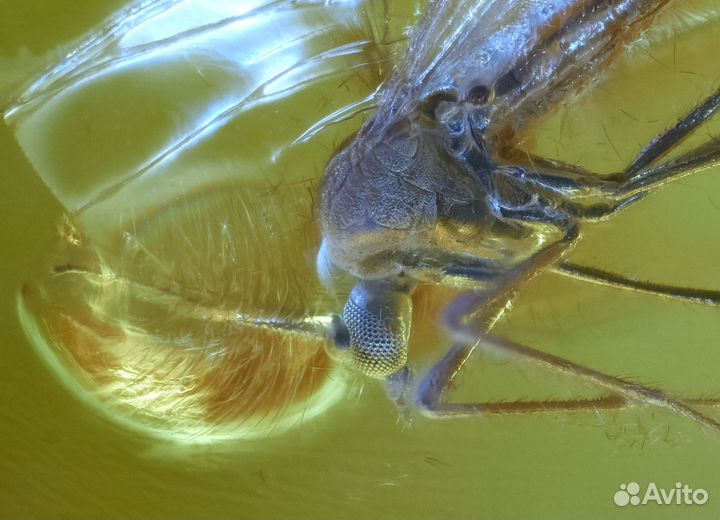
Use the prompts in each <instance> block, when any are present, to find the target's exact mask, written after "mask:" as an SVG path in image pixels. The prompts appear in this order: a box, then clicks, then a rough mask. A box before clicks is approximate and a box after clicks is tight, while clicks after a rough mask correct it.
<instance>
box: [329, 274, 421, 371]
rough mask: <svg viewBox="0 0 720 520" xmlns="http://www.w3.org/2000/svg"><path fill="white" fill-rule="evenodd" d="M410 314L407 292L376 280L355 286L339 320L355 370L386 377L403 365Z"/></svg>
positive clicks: (408, 333) (408, 334)
mask: <svg viewBox="0 0 720 520" xmlns="http://www.w3.org/2000/svg"><path fill="white" fill-rule="evenodd" d="M411 316H412V303H411V299H410V295H409V292H408V291H406V290H404V289H402V288H400V289H398V288H397V287H394V286H388V285H387V284H385V283H383V282H376V281H363V282H360V283H358V284H357V285H355V287H354V288H353V290H352V292H351V293H350V297H349V298H348V301H347V304H346V305H345V309H344V310H343V315H342V319H343V322H344V324H345V326H346V327H347V331H348V334H349V340H350V352H351V353H352V358H353V363H354V364H355V366H356V367H357V368H358V370H360V371H361V372H362V373H363V374H365V375H367V376H370V377H375V378H385V377H388V376H390V375H392V374H394V373H396V372H397V371H398V370H401V369H403V368H404V367H405V364H406V362H407V343H408V339H409V336H410V322H411Z"/></svg>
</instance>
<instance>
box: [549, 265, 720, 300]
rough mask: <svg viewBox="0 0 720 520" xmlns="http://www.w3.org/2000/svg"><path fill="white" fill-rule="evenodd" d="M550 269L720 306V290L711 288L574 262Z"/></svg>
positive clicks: (679, 298)
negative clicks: (656, 280)
mask: <svg viewBox="0 0 720 520" xmlns="http://www.w3.org/2000/svg"><path fill="white" fill-rule="evenodd" d="M549 270H551V271H553V272H555V273H557V274H560V275H562V276H566V277H568V278H573V279H575V280H580V281H582V282H587V283H592V284H596V285H603V286H605V287H614V288H617V289H623V290H626V291H633V292H641V293H645V294H651V295H653V296H659V297H661V298H668V299H671V300H678V301H682V302H687V303H697V304H700V305H708V306H712V307H718V306H720V291H714V290H711V289H694V288H692V287H677V286H673V285H666V284H660V283H653V282H644V281H640V280H630V279H628V278H625V277H623V276H621V275H619V274H616V273H611V272H609V271H603V270H602V269H597V268H595V267H587V266H584V265H579V264H575V263H572V262H561V263H559V264H557V265H554V266H552V267H551V268H550V269H549Z"/></svg>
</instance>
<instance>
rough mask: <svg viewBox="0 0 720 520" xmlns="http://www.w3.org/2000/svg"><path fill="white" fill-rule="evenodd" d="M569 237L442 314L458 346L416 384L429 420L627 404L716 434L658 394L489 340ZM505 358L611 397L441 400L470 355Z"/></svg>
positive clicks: (697, 415)
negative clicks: (655, 409) (668, 413)
mask: <svg viewBox="0 0 720 520" xmlns="http://www.w3.org/2000/svg"><path fill="white" fill-rule="evenodd" d="M571 237H572V232H569V233H568V237H567V238H566V239H565V240H561V241H559V242H557V243H555V244H552V245H551V246H548V247H547V248H546V249H544V250H542V251H540V252H539V253H538V254H536V255H535V256H533V257H531V258H530V259H528V261H526V262H525V263H523V264H521V265H520V266H519V269H518V270H517V271H515V273H514V275H513V276H509V277H508V278H506V282H505V284H503V285H502V286H500V287H499V288H498V289H497V290H495V291H492V292H490V293H479V292H468V293H465V294H463V295H461V296H459V297H458V298H456V299H455V300H454V301H453V302H452V303H451V304H450V305H449V306H448V308H447V309H446V312H445V322H446V325H447V326H448V329H449V330H450V332H451V333H452V334H453V336H454V337H455V339H456V344H455V345H454V346H453V347H452V348H451V349H450V351H449V352H448V353H447V354H446V355H445V356H444V357H443V358H442V359H441V360H440V361H439V362H438V363H437V364H436V365H435V366H434V367H433V368H432V370H431V371H430V372H429V373H428V375H427V376H426V377H425V378H424V379H423V381H422V382H421V383H420V385H419V387H418V390H417V395H416V401H417V403H418V405H419V407H420V409H421V410H422V411H423V412H424V413H425V414H426V415H428V416H431V417H456V416H469V415H481V414H485V413H496V414H497V413H514V412H515V413H531V412H542V411H562V410H565V411H572V410H583V409H599V408H619V407H622V406H625V405H630V404H633V403H634V404H651V405H655V406H662V407H664V408H668V409H670V410H672V411H674V412H676V413H679V414H681V415H684V416H686V417H689V418H691V419H692V420H693V421H695V422H697V423H699V424H701V425H703V426H705V427H708V428H710V429H713V430H715V431H718V432H720V423H718V422H717V421H715V420H714V419H712V418H710V417H708V416H707V415H705V414H703V413H701V412H699V411H697V410H696V409H694V408H692V407H691V406H690V402H684V401H682V400H678V399H675V398H672V397H670V396H668V395H666V394H665V393H664V392H663V391H662V390H659V389H656V388H652V387H648V386H645V385H641V384H637V383H633V382H630V381H626V380H624V379H621V378H618V377H615V376H612V375H609V374H605V373H603V372H600V371H597V370H594V369H592V368H589V367H586V366H583V365H581V364H578V363H574V362H572V361H570V360H567V359H564V358H560V357H558V356H554V355H552V354H548V353H546V352H543V351H540V350H537V349H533V348H531V347H527V346H524V345H520V344H518V343H515V342H512V341H509V340H506V339H502V338H498V337H495V336H493V335H491V334H490V331H491V329H492V327H493V326H494V324H495V323H496V322H497V321H498V320H499V319H500V318H501V317H502V316H503V315H504V314H505V312H506V311H507V309H508V308H509V307H510V305H511V304H512V301H513V299H514V298H515V296H516V295H517V293H518V291H519V289H520V287H521V286H522V285H523V284H524V283H526V282H527V281H529V280H531V279H532V278H534V277H535V276H536V275H537V274H538V273H539V272H541V271H542V270H544V269H546V268H548V267H550V266H551V265H552V263H553V262H554V261H556V260H558V259H559V258H561V257H562V254H563V253H564V252H565V251H566V250H567V249H569V248H570V247H571V245H572V242H573V240H574V239H572V238H571ZM477 347H480V348H481V349H484V350H489V351H492V350H496V351H498V350H499V351H503V352H509V353H512V354H514V355H517V356H519V357H522V358H526V359H528V360H530V361H532V362H534V363H536V364H538V365H541V366H544V367H546V368H548V369H551V370H553V371H556V372H560V373H565V374H569V375H573V376H575V377H578V378H581V379H583V380H586V381H588V382H591V383H594V384H595V385H597V386H599V387H601V388H604V389H605V390H608V391H609V392H610V393H611V394H610V395H606V396H603V397H601V398H599V399H597V400H592V399H591V400H587V399H584V400H569V401H566V402H565V401H548V402H525V403H451V404H449V403H445V402H443V397H444V395H445V394H446V392H447V391H448V389H449V388H450V387H451V385H452V382H453V380H454V378H455V377H456V376H457V374H458V373H459V371H460V370H461V368H462V366H463V365H464V364H465V362H466V361H467V360H468V358H469V357H470V355H471V354H472V353H473V351H474V350H475V349H476V348H477ZM691 403H692V404H693V405H714V404H717V403H716V402H715V400H703V399H696V400H693V401H692V402H691Z"/></svg>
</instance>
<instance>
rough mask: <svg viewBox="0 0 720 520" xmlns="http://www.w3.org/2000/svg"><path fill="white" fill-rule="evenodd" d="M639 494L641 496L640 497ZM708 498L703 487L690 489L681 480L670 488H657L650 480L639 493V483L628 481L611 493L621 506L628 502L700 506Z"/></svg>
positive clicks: (616, 502)
mask: <svg viewBox="0 0 720 520" xmlns="http://www.w3.org/2000/svg"><path fill="white" fill-rule="evenodd" d="M641 495H642V498H640V497H641ZM708 498H709V495H708V492H707V491H705V490H704V489H702V488H697V489H692V488H691V487H690V486H688V485H687V484H682V483H681V482H676V483H675V487H674V488H670V489H665V488H659V487H658V486H657V484H655V482H650V483H649V484H648V485H647V488H646V489H645V492H644V493H642V494H641V493H640V484H638V483H637V482H629V483H628V484H620V490H619V491H617V492H616V493H615V495H613V501H614V502H615V504H616V505H618V506H621V507H624V506H626V505H628V504H630V505H633V506H639V505H643V506H644V505H645V504H658V505H663V506H669V505H673V504H674V505H678V506H679V505H688V506H691V505H698V506H701V505H703V504H705V503H706V502H707V501H708Z"/></svg>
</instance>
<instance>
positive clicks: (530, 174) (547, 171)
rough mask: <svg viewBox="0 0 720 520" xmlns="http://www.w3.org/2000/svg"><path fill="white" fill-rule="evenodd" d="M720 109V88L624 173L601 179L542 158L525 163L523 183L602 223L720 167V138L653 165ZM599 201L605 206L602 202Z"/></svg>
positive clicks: (657, 139)
mask: <svg viewBox="0 0 720 520" xmlns="http://www.w3.org/2000/svg"><path fill="white" fill-rule="evenodd" d="M718 108H720V90H718V91H716V92H715V93H714V94H712V95H711V96H709V97H708V98H707V99H705V100H704V101H703V102H702V103H700V104H699V105H697V106H696V107H695V108H694V109H692V110H691V111H689V112H688V113H687V114H685V115H684V116H683V117H681V118H680V119H679V120H678V122H677V123H675V125H674V126H673V127H672V128H670V129H668V130H666V131H665V132H663V133H662V134H660V135H659V136H657V137H656V138H655V139H654V140H653V141H652V142H651V143H650V144H649V145H648V146H646V147H645V149H643V151H642V152H641V153H640V154H639V155H638V157H637V158H636V159H635V160H634V161H633V162H632V163H631V164H630V165H629V166H628V167H627V168H626V169H625V170H623V171H621V172H618V173H615V174H612V175H605V176H601V175H599V174H597V173H595V172H590V171H588V170H585V169H583V168H580V167H577V166H574V165H570V164H567V163H563V162H562V161H556V160H552V159H547V158H542V157H532V156H531V157H529V158H528V160H521V161H520V162H521V163H526V164H525V166H524V167H527V169H528V171H526V172H523V174H522V178H523V181H525V182H528V183H530V184H532V185H533V186H535V187H536V188H537V189H539V190H541V191H544V192H546V193H548V194H554V196H556V197H559V198H561V199H564V201H565V203H564V204H563V207H564V209H566V210H567V211H568V212H569V213H571V214H572V215H573V216H576V217H578V218H582V219H586V220H600V219H603V218H607V217H608V216H610V215H613V214H615V213H617V212H618V211H620V210H622V209H624V208H626V207H627V206H630V205H631V204H633V203H635V202H637V201H639V200H640V199H642V198H643V197H644V196H645V195H647V194H648V193H650V192H652V191H655V190H657V189H659V188H661V187H663V186H664V185H666V184H667V183H669V182H671V181H674V180H677V179H680V178H683V177H686V176H688V175H691V174H693V173H697V172H700V171H702V170H705V169H708V168H711V167H713V166H715V165H717V164H718V163H720V140H717V139H713V140H710V141H708V142H706V143H705V144H702V145H700V146H698V147H696V148H694V149H692V150H690V151H689V152H687V153H685V154H683V155H681V156H680V157H678V158H676V159H673V160H671V161H667V162H664V163H660V164H658V165H655V166H653V164H654V163H655V162H656V161H657V160H658V159H660V158H661V157H662V156H664V155H665V154H667V153H668V152H669V151H671V150H672V149H673V148H675V147H676V146H678V145H679V144H680V143H681V142H682V141H683V140H684V139H685V138H686V137H688V136H689V135H690V134H691V133H693V132H694V131H695V130H697V128H698V127H699V126H700V125H701V124H702V123H704V122H705V121H707V120H709V119H710V118H711V117H712V116H713V115H714V114H715V113H716V112H717V110H718ZM589 199H592V200H593V203H592V204H589V205H588V204H583V200H589ZM598 201H599V202H598Z"/></svg>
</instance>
